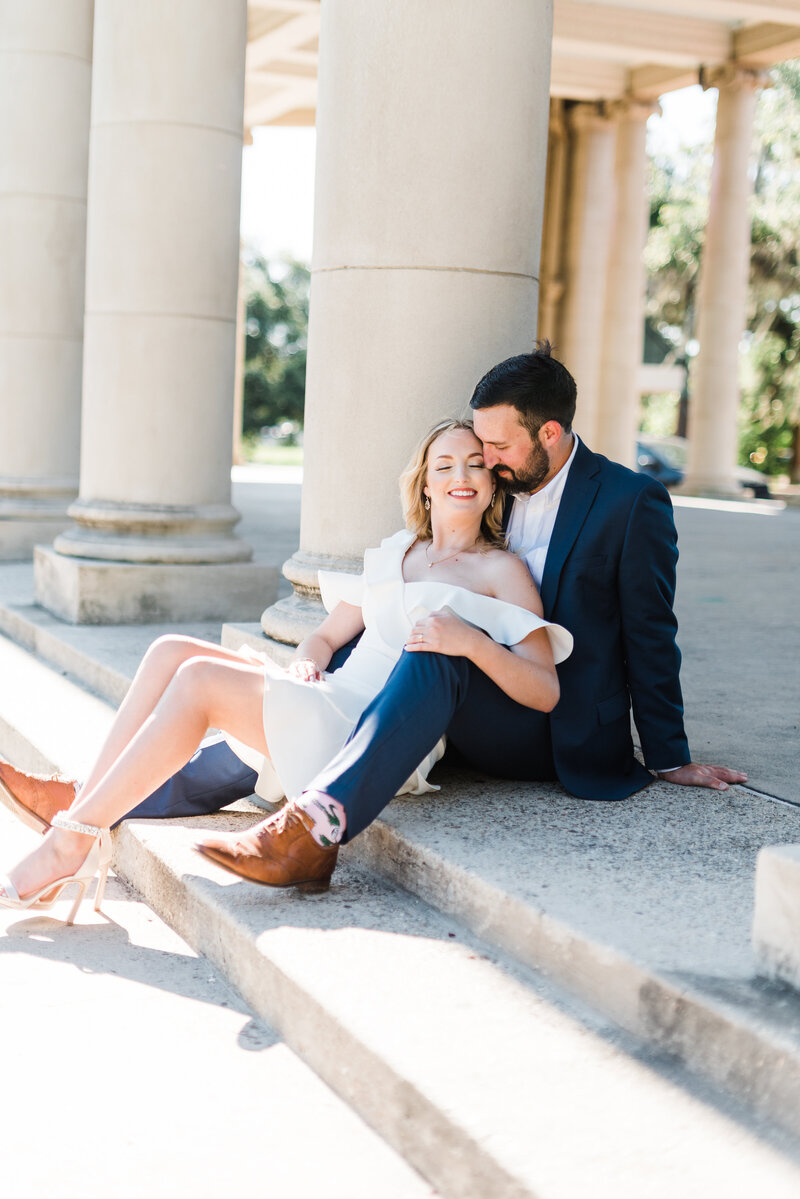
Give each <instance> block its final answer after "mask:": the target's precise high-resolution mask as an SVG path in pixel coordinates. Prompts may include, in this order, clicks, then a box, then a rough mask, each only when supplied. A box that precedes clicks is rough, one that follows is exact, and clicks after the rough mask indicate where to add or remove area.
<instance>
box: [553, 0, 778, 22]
mask: <svg viewBox="0 0 800 1199" xmlns="http://www.w3.org/2000/svg"><path fill="white" fill-rule="evenodd" d="M580 2H581V3H582V4H583V5H585V6H587V7H589V6H592V7H595V8H605V7H607V5H606V0H580ZM615 4H616V7H617V8H622V9H628V10H630V9H636V10H639V11H647V12H651V13H657V12H658V13H667V14H669V15H671V16H684V17H701V18H702V19H704V20H708V21H722V22H731V23H732V22H735V21H748V22H765V21H772V22H775V23H776V24H783V25H794V24H800V0H615ZM558 8H559V2H558V0H556V12H557V11H558Z"/></svg>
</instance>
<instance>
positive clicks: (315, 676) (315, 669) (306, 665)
mask: <svg viewBox="0 0 800 1199" xmlns="http://www.w3.org/2000/svg"><path fill="white" fill-rule="evenodd" d="M286 672H287V674H290V675H291V676H292V678H294V679H300V680H301V681H302V682H304V683H321V682H322V671H321V670H320V668H319V666H318V665H317V663H316V662H315V661H314V659H313V658H298V659H297V661H295V662H290V663H289V665H288V666H287V667H286Z"/></svg>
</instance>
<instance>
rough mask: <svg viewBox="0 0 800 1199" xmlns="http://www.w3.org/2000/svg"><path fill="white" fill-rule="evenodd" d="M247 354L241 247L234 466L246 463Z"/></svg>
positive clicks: (245, 303)
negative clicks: (245, 364)
mask: <svg viewBox="0 0 800 1199" xmlns="http://www.w3.org/2000/svg"><path fill="white" fill-rule="evenodd" d="M246 353H247V270H246V267H245V264H244V260H243V259H242V248H241V246H240V247H239V283H238V291H237V295H236V358H235V360H234V369H233V464H234V466H240V465H241V464H242V463H243V462H244V450H243V447H242V425H243V421H244V362H245V356H246Z"/></svg>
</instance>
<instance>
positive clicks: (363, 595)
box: [0, 421, 572, 922]
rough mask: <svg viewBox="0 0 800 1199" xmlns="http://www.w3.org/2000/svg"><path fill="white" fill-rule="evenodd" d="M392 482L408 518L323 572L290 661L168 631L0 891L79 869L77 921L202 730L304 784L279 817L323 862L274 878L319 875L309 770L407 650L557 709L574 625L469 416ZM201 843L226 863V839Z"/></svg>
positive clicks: (16, 894)
mask: <svg viewBox="0 0 800 1199" xmlns="http://www.w3.org/2000/svg"><path fill="white" fill-rule="evenodd" d="M401 483H402V487H403V493H404V507H405V515H406V522H407V525H408V526H409V528H408V529H407V530H405V531H403V532H402V533H400V534H397V535H395V537H392V538H389V539H387V541H385V542H384V543H383V546H382V547H381V549H380V550H373V551H367V554H366V555H365V575H364V577H363V579H361V578H357V577H356V576H347V575H345V576H342V575H332V574H330V573H327V572H321V576H320V583H321V588H322V593H323V597H324V598H325V599H326V601H327V603H328V605H330V607H331V608H332V611H331V612H330V615H329V616H328V617H327V619H326V620H325V621H324V622H323V623H322V625H321V626H320V627H319V629H318V630H316V631H315V632H314V633H312V634H311V636H310V637H307V638H306V639H305V640H304V641H303V642H302V643H301V645H300V646H298V649H297V652H296V654H295V657H294V660H293V662H292V664H291V666H290V667H289V670H288V672H283V671H280V670H278V669H277V668H276V667H274V666H273V664H272V663H267V662H262V661H258V662H255V661H245V660H244V659H243V657H242V655H240V654H236V653H232V652H230V651H227V650H224V649H221V648H220V647H219V646H214V645H211V644H207V643H205V642H200V641H195V640H193V639H191V638H182V637H164V638H160V639H159V640H158V641H156V642H155V643H154V644H153V645H152V646H151V647H150V649H149V650H148V652H147V654H146V655H145V658H144V660H143V662H142V664H141V666H140V667H139V670H138V671H137V674H136V677H135V679H134V681H133V684H132V685H131V688H130V691H129V692H128V695H127V696H126V698H125V701H124V703H123V704H122V706H121V708H120V710H119V712H118V713H117V716H116V719H115V721H114V724H113V726H112V729H111V732H110V733H109V736H108V738H107V740H106V742H105V744H104V746H103V748H102V750H101V753H100V756H99V758H98V760H97V762H96V764H95V766H94V768H93V770H92V772H91V774H90V776H89V778H88V779H87V780H86V782H85V784H84V785H83V787H82V788H81V790H80V793H79V794H78V795H77V796H76V799H75V802H74V803H73V804H72V806H71V807H70V810H69V813H59V815H58V816H57V817H56V818H55V819H54V820H53V822H52V823H53V827H52V829H51V830H50V832H48V833H47V835H46V837H45V838H44V840H43V842H42V844H41V846H39V847H38V848H37V849H36V850H34V851H33V852H32V853H31V854H29V855H28V856H27V857H26V858H24V859H23V861H22V862H20V863H19V864H18V865H17V866H16V867H15V869H14V870H13V871H12V873H11V875H10V876H9V877H8V878H6V879H0V905H2V906H4V907H13V908H30V907H34V906H35V907H37V908H40V907H49V906H51V905H52V903H54V902H55V900H56V899H57V898H58V896H59V894H60V892H61V890H62V889H63V887H65V886H66V885H67V884H69V883H73V882H75V883H77V884H78V886H79V892H78V895H77V898H76V901H75V904H74V905H73V909H72V911H71V913H70V917H69V922H71V921H72V919H73V918H74V916H75V913H76V911H77V908H78V906H79V904H80V902H81V900H82V898H83V895H84V893H85V889H86V886H87V885H88V882H89V881H90V880H91V879H92V878H93V877H94V875H95V874H96V873H97V872H98V871H100V876H101V877H100V882H99V884H98V891H97V896H96V898H95V907H96V908H99V904H100V900H101V899H102V891H103V886H104V883H105V877H106V874H107V871H108V863H109V860H110V856H111V851H110V842H109V836H108V826H109V825H110V824H112V823H114V822H115V821H117V820H119V819H120V818H121V817H122V816H124V815H125V813H126V812H129V811H130V810H131V809H132V808H134V807H135V806H136V805H137V804H138V803H140V802H141V800H142V799H143V798H144V797H145V796H146V795H149V794H150V793H152V791H153V790H155V788H156V787H158V786H160V785H161V784H162V783H163V782H164V781H165V780H166V779H167V778H169V777H170V775H171V774H173V773H174V772H175V770H177V769H179V768H180V767H181V766H182V765H183V764H184V763H185V762H187V761H188V760H189V758H190V757H191V756H192V754H193V753H194V751H195V749H196V748H197V746H198V744H199V743H200V741H201V739H202V738H203V736H204V735H205V733H206V730H207V729H208V728H220V729H223V730H225V732H226V733H227V734H229V735H230V736H231V737H232V738H235V739H236V741H237V742H239V743H241V744H242V745H243V746H246V747H249V748H250V750H252V751H255V753H256V754H257V755H259V756H260V759H261V761H262V763H264V766H265V769H264V771H262V774H266V773H268V770H269V769H271V768H274V769H275V771H276V773H277V776H278V779H279V780H280V783H281V785H282V789H283V791H284V793H285V794H286V795H288V796H290V797H292V796H297V795H300V798H299V800H296V801H290V803H289V804H288V805H287V806H286V808H285V809H284V815H283V817H282V819H283V821H284V824H285V823H286V821H287V820H289V821H291V820H296V821H298V822H300V823H302V825H303V830H302V831H304V832H305V831H307V832H308V833H310V835H311V837H312V838H313V840H314V842H315V843H316V845H318V846H319V847H320V848H321V850H322V851H323V852H322V854H321V855H320V856H321V862H322V864H321V866H320V867H319V869H318V870H317V873H316V874H314V876H313V877H310V878H308V879H306V878H303V877H302V876H299V877H295V876H292V875H291V872H290V873H289V875H286V876H285V877H284V876H283V875H281V876H280V877H281V878H282V879H283V882H282V883H281V884H279V885H286V884H288V883H293V884H302V883H306V882H310V883H317V884H322V885H326V884H327V881H328V880H329V878H330V873H331V872H332V870H333V867H334V865H335V861H336V848H338V841H339V840H340V838H341V834H342V832H343V831H344V828H345V822H346V814H345V812H344V810H343V809H342V807H341V805H340V804H337V803H336V801H332V800H329V799H328V798H327V797H326V796H325V795H321V794H319V793H316V792H313V791H308V790H307V788H308V784H309V783H310V782H312V781H313V777H314V775H315V774H316V773H317V771H318V769H319V768H320V766H321V765H324V764H325V762H327V761H329V760H330V759H331V758H332V757H333V756H334V755H335V753H336V752H337V750H338V749H340V748H341V746H342V745H343V744H344V742H345V741H346V740H347V737H348V735H349V732H350V731H351V730H352V728H353V726H354V724H355V723H356V721H357V720H358V717H359V716H360V714H361V712H362V711H363V710H364V708H366V707H367V705H368V704H369V703H370V701H371V700H372V699H373V698H374V697H375V696H376V695H377V694H378V693H379V692H380V690H381V688H382V687H383V685H384V683H385V682H386V679H387V678H388V677H389V674H390V673H391V671H392V669H393V667H394V664H395V662H396V661H397V659H398V658H399V656H400V654H401V653H402V652H403V650H404V649H405V650H407V651H408V652H411V653H418V652H421V651H422V652H425V651H428V652H437V653H444V654H456V655H459V656H466V657H469V658H470V659H471V660H472V661H473V662H474V663H475V664H476V665H477V666H478V667H479V669H481V670H482V671H484V672H485V673H486V674H487V675H488V676H489V678H491V679H492V680H493V681H494V682H495V683H496V684H497V685H498V686H499V687H500V688H501V689H502V690H503V691H505V692H506V694H508V695H509V696H511V698H513V699H514V700H516V701H517V702H518V703H520V704H523V705H525V706H527V707H531V708H538V709H540V710H542V711H550V710H551V709H552V708H553V707H554V705H555V704H556V702H557V700H558V695H559V688H558V679H557V676H556V672H555V664H554V652H553V651H554V650H555V651H556V660H562V659H563V658H565V657H567V656H568V654H569V653H570V651H571V647H572V639H571V637H570V635H569V634H568V633H567V632H566V631H565V630H564V629H561V628H560V627H559V626H556V625H548V624H547V622H545V621H544V620H543V619H542V615H541V614H542V607H541V601H540V599H539V595H538V593H537V591H536V588H535V586H534V584H533V582H532V580H531V578H530V575H529V574H528V571H527V569H526V567H525V565H524V563H523V562H522V561H520V560H519V559H518V558H515V557H514V556H513V555H512V554H510V553H507V552H506V551H505V550H504V549H503V548H502V535H501V529H500V519H501V517H500V512H501V507H502V505H501V503H500V502H499V501H498V500H497V481H496V479H495V478H494V476H493V475H492V473H491V472H490V471H489V470H488V469H487V467H486V466H485V464H484V460H483V450H482V446H481V443H480V442H479V441H478V439H477V437H476V436H475V434H474V432H473V430H472V427H471V425H470V424H468V423H466V422H461V421H445V422H442V423H441V424H440V425H438V426H436V428H434V429H433V430H432V431H431V433H429V434H428V436H427V437H426V438H425V439H424V441H423V442H422V444H421V445H420V447H419V449H418V451H417V453H416V454H415V456H414V459H413V460H412V463H411V466H410V467H409V469H408V471H407V472H406V473H405V475H404V476H403V478H402V480H401ZM499 595H502V596H503V599H502V600H500V599H499V598H498V596H499ZM340 596H341V598H339V597H340ZM336 600H338V601H339V602H335V601H336ZM412 617H413V619H412ZM359 634H363V636H362V637H361V640H360V641H359V644H358V646H357V647H356V649H355V650H354V651H353V653H352V654H351V655H350V658H349V659H348V661H347V662H346V663H345V665H344V666H343V667H342V668H341V669H340V670H339V671H336V672H335V673H334V674H333V675H328V676H326V675H325V668H326V667H327V666H328V664H329V662H330V659H331V657H332V655H333V653H334V652H335V651H336V650H337V649H339V648H340V647H341V646H344V645H346V644H347V642H349V641H350V640H352V639H353V638H354V637H356V636H357V635H359ZM492 634H495V635H496V636H497V637H498V638H499V641H498V640H494V639H493V636H492ZM500 641H502V642H503V643H504V644H500ZM507 646H511V648H507ZM311 721H313V726H314V729H315V735H313V736H312V735H310V733H309V722H311ZM298 727H299V728H300V730H301V734H302V742H300V741H298V736H297V729H298ZM268 742H269V746H268ZM439 752H440V751H439ZM437 756H438V752H437V751H434V753H433V754H431V755H429V758H428V759H427V760H426V762H425V763H423V764H422V765H421V767H420V770H419V771H418V772H417V775H416V776H414V778H413V779H412V780H409V784H407V787H408V788H410V789H412V790H416V791H420V790H425V789H430V788H429V787H428V786H427V784H426V783H425V777H424V776H425V774H426V773H427V769H429V767H430V765H431V763H432V761H434V760H436V757H437ZM268 762H270V763H271V766H270V767H269V768H267V767H266V763H268ZM301 793H302V794H301ZM298 812H299V813H300V815H299V816H298ZM270 820H272V821H274V820H275V818H274V817H272V818H270ZM265 823H267V824H268V823H269V822H265ZM259 827H260V826H259ZM198 848H200V849H202V850H203V852H206V853H208V854H209V856H212V857H216V858H217V860H220V861H223V862H224V863H225V864H229V856H230V855H229V854H227V853H226V846H225V842H224V841H222V842H221V841H220V839H219V838H213V837H212V838H207V839H205V840H204V841H203V842H201V843H200V844H199V845H198ZM302 869H305V867H303V868H302ZM263 881H268V880H267V879H264V880H263Z"/></svg>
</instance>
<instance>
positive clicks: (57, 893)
mask: <svg viewBox="0 0 800 1199" xmlns="http://www.w3.org/2000/svg"><path fill="white" fill-rule="evenodd" d="M51 824H52V827H53V828H61V829H64V830H65V831H66V832H68V833H85V834H86V835H87V836H89V837H94V842H93V844H92V847H91V849H90V850H89V852H88V854H87V855H86V858H85V859H84V861H83V864H82V865H81V866H79V867H78V869H77V870H76V871H75V873H74V874H70V875H69V876H68V877H67V878H56V879H53V880H52V882H49V883H47V884H46V885H45V886H44V887H40V888H39V890H38V891H34V892H33V893H32V894H31V895H26V896H25V898H24V899H20V897H19V894H18V892H17V889H16V887H15V886H14V884H13V883H12V882H11V880H10V879H8V878H0V887H2V888H3V890H4V891H5V895H0V907H4V908H17V909H19V910H20V911H27V910H28V909H30V908H35V909H36V910H37V911H40V910H41V909H42V908H51V907H52V906H53V904H54V903H55V902H56V901H57V900H58V899H59V898H60V897H61V892H62V891H63V890H64V888H65V887H69V886H71V885H72V883H77V885H78V895H77V897H76V899H75V902H74V904H73V905H72V910H71V911H70V914H69V916H68V917H67V924H74V922H75V916H76V915H77V912H78V908H79V907H80V906H81V903H82V902H83V898H84V896H85V894H86V888H87V887H88V885H89V883H90V882H91V881H92V879H93V878H94V877H95V875H96V874H98V872H99V875H100V877H99V879H98V882H97V890H96V892H95V896H94V910H95V911H96V912H99V911H100V904H101V903H102V902H103V892H104V891H105V887H106V879H107V878H108V868H109V866H110V864H111V834H110V832H109V830H108V829H107V828H97V827H96V826H95V825H93V824H81V823H80V822H79V821H77V820H70V818H69V813H68V812H57V813H56V815H55V816H54V817H53V819H52V822H51Z"/></svg>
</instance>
